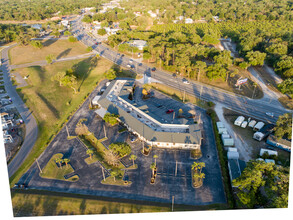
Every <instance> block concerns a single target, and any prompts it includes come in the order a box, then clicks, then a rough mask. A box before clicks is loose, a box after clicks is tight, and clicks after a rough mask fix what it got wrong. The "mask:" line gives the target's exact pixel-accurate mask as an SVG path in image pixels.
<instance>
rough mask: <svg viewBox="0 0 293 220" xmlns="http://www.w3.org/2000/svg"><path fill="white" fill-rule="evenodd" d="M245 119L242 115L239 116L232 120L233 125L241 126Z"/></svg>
mask: <svg viewBox="0 0 293 220" xmlns="http://www.w3.org/2000/svg"><path fill="white" fill-rule="evenodd" d="M244 120H245V118H244V117H243V116H239V117H238V118H237V119H236V120H235V122H234V125H237V126H241V124H242V122H243V121H244Z"/></svg>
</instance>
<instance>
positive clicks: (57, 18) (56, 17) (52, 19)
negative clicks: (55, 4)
mask: <svg viewBox="0 0 293 220" xmlns="http://www.w3.org/2000/svg"><path fill="white" fill-rule="evenodd" d="M50 20H51V21H58V20H61V18H60V17H58V16H55V17H52V18H51V19H50Z"/></svg>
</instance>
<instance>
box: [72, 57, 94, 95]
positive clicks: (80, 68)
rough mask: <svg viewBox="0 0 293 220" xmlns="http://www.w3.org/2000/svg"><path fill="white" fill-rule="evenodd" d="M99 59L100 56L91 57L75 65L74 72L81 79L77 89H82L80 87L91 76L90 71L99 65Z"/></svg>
mask: <svg viewBox="0 0 293 220" xmlns="http://www.w3.org/2000/svg"><path fill="white" fill-rule="evenodd" d="M98 60H99V58H97V57H89V58H87V59H85V60H82V61H80V62H78V63H77V64H75V65H73V67H72V70H73V74H74V75H75V76H76V78H78V79H81V81H80V85H79V87H78V89H77V91H80V88H81V86H82V84H83V83H84V81H85V79H86V78H87V77H88V76H89V74H90V72H91V71H92V70H93V69H94V68H95V67H96V66H97V65H98Z"/></svg>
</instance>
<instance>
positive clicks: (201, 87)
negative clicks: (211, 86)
mask: <svg viewBox="0 0 293 220" xmlns="http://www.w3.org/2000/svg"><path fill="white" fill-rule="evenodd" d="M202 88H203V85H201V88H200V93H199V99H200V100H201V93H202Z"/></svg>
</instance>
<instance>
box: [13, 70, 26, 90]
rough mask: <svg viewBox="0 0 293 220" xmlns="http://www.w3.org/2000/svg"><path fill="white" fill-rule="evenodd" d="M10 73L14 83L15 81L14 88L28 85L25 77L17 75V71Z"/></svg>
mask: <svg viewBox="0 0 293 220" xmlns="http://www.w3.org/2000/svg"><path fill="white" fill-rule="evenodd" d="M11 75H12V76H13V77H14V79H15V80H16V83H17V86H16V88H21V87H25V86H27V85H28V84H27V82H26V81H25V79H24V78H22V77H21V75H19V73H12V74H11Z"/></svg>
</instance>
